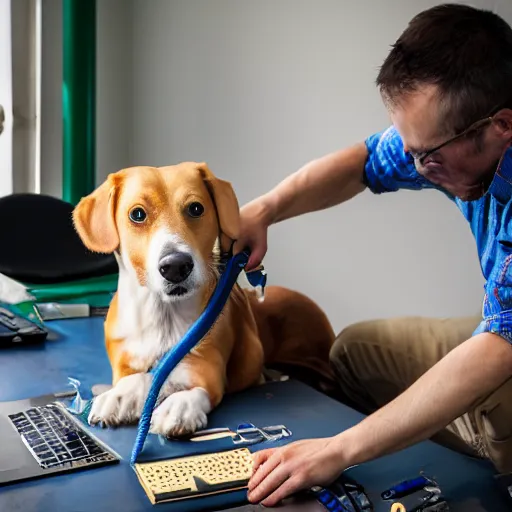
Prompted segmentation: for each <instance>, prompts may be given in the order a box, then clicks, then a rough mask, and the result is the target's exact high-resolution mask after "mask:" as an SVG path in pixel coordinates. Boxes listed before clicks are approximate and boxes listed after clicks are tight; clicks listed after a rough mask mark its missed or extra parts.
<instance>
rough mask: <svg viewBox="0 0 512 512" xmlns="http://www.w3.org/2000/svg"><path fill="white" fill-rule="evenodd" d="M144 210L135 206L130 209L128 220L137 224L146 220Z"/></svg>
mask: <svg viewBox="0 0 512 512" xmlns="http://www.w3.org/2000/svg"><path fill="white" fill-rule="evenodd" d="M146 217H147V215H146V212H145V211H144V210H143V209H142V208H141V207H140V206H137V207H136V208H133V210H130V220H132V221H133V222H136V223H137V224H141V223H142V222H144V221H145V220H146Z"/></svg>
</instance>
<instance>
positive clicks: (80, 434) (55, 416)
mask: <svg viewBox="0 0 512 512" xmlns="http://www.w3.org/2000/svg"><path fill="white" fill-rule="evenodd" d="M9 419H10V420H11V422H12V424H13V425H14V427H15V428H16V430H17V431H18V434H19V435H20V436H21V438H22V439H23V442H24V443H25V445H26V446H27V448H28V449H29V450H30V452H31V453H32V455H33V456H34V458H35V459H36V461H37V462H38V464H39V465H40V466H41V467H42V468H44V469H49V468H55V467H58V466H68V467H71V468H75V467H83V466H90V465H96V464H99V463H107V462H114V461H117V460H118V458H117V457H116V456H114V454H113V453H111V452H110V451H108V450H107V448H106V447H104V446H103V445H102V444H101V443H99V442H98V441H97V440H95V439H94V438H93V437H92V436H91V435H89V434H88V433H87V431H86V430H85V428H83V427H82V426H81V425H80V424H79V423H78V422H77V421H76V420H75V419H73V417H72V416H71V415H70V414H69V413H68V412H67V411H66V410H65V409H64V407H63V406H61V405H59V404H57V403H54V404H49V405H45V406H42V407H32V408H30V409H27V410H25V411H23V412H19V413H16V414H11V415H9Z"/></svg>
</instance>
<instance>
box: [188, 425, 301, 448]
mask: <svg viewBox="0 0 512 512" xmlns="http://www.w3.org/2000/svg"><path fill="white" fill-rule="evenodd" d="M291 435H292V433H291V431H290V429H288V428H287V427H286V426H285V425H272V426H269V427H262V428H258V427H256V426H254V425H253V424H252V423H241V424H240V425H238V427H237V429H236V431H232V430H231V429H229V428H210V429H206V430H199V431H197V432H195V433H194V434H193V435H192V436H191V437H190V438H189V440H190V441H193V442H202V441H211V440H214V439H222V438H225V437H231V438H232V439H233V444H236V445H242V444H243V445H252V444H257V443H261V442H275V441H280V440H281V439H283V438H285V437H290V436H291Z"/></svg>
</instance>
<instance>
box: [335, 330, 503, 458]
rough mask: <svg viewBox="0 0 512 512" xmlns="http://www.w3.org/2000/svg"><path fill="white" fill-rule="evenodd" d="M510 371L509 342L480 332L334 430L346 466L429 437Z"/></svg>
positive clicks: (489, 392)
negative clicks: (372, 409) (389, 397)
mask: <svg viewBox="0 0 512 512" xmlns="http://www.w3.org/2000/svg"><path fill="white" fill-rule="evenodd" d="M511 376H512V347H511V346H510V344H509V343H508V342H506V341H505V340H504V339H503V338H501V337H500V336H498V335H496V334H491V333H483V334H479V335H477V336H474V337H473V338H470V339H469V340H467V341H466V342H464V343H462V344H461V345H460V346H458V347H457V348H455V349H453V350H452V351H451V352H450V353H448V354H447V355H446V356H445V357H444V358H443V359H441V361H439V362H438V363H437V364H436V365H434V366H433V367H432V368H430V369H429V370H428V371H427V372H426V373H425V374H424V375H422V376H421V377H420V378H419V379H418V380H417V381H416V382H414V384H412V386H410V387H409V388H408V389H407V390H406V391H405V392H404V393H402V394H401V395H399V396H398V397H397V398H395V399H394V400H393V401H392V402H390V403H389V404H387V405H386V406H384V407H382V408H381V409H379V410H378V411H376V412H375V413H373V414H372V415H371V416H368V417H367V418H366V419H365V420H363V421H362V422H361V423H359V424H358V425H356V426H354V427H353V428H351V429H349V430H347V431H345V432H343V433H341V434H339V435H338V436H337V438H336V444H337V446H338V448H339V450H340V453H341V454H343V457H342V458H343V459H344V461H346V462H347V463H348V465H353V464H360V463H363V462H365V461H368V460H371V459H374V458H377V457H381V456H383V455H386V454H389V453H393V452H396V451H398V450H401V449H403V448H406V447H407V446H410V445H412V444H414V443H416V442H418V441H422V440H424V439H428V438H430V437H431V436H432V435H433V434H435V433H436V432H438V431H440V430H441V429H443V428H444V427H445V426H446V425H448V424H449V423H451V422H452V421H453V420H455V419H456V418H458V417H459V416H461V415H462V414H464V413H465V412H466V411H468V410H470V409H471V408H472V407H473V406H474V405H475V404H477V403H478V402H479V401H482V400H483V399H484V398H485V397H487V396H488V395H489V394H491V393H492V391H494V390H495V389H496V388H498V387H499V386H500V385H501V384H503V383H504V382H505V381H506V380H507V379H509V378H510V377H511Z"/></svg>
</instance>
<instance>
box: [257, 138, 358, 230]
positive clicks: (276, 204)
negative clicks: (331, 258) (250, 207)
mask: <svg viewBox="0 0 512 512" xmlns="http://www.w3.org/2000/svg"><path fill="white" fill-rule="evenodd" d="M367 157H368V152H367V149H366V145H365V144H364V143H359V144H356V145H354V146H351V147H349V148H346V149H342V150H340V151H337V152H334V153H330V154H328V155H326V156H323V157H321V158H318V159H316V160H313V161H311V162H309V163H307V164H306V165H304V166H303V167H301V168H300V169H299V170H298V171H296V172H295V173H293V174H291V175H290V176H288V177H287V178H285V179H284V180H283V181H282V182H281V183H279V184H278V185H277V186H276V187H275V188H273V189H272V190H271V191H270V192H268V193H267V194H265V195H263V196H261V197H259V198H258V199H255V201H254V203H255V202H259V203H260V208H262V209H263V210H265V217H266V221H267V225H271V224H276V223H278V222H281V221H283V220H286V219H290V218H292V217H297V216H299V215H302V214H304V213H309V212H313V211H318V210H323V209H326V208H329V207H331V206H335V205H337V204H340V203H342V202H344V201H347V200H348V199H351V198H352V197H354V196H355V195H357V194H359V193H360V192H362V191H363V190H364V189H365V185H364V184H363V173H364V165H365V162H366V159H367ZM249 204H250V203H249Z"/></svg>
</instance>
